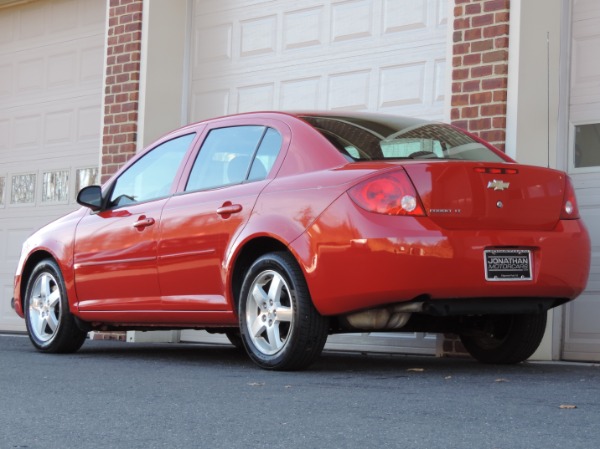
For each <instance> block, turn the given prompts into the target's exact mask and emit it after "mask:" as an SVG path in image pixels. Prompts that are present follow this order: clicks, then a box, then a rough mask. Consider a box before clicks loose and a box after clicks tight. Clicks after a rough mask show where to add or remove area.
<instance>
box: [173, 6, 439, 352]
mask: <svg viewBox="0 0 600 449" xmlns="http://www.w3.org/2000/svg"><path fill="white" fill-rule="evenodd" d="M447 4H448V1H447V0H342V1H336V0H329V1H326V0H271V1H259V0H245V1H243V0H236V1H233V0H196V1H195V3H194V18H193V25H192V45H191V64H192V70H191V71H192V82H191V92H190V100H189V101H190V120H191V121H194V120H200V119H203V118H207V117H212V116H218V115H224V114H230V113H235V112H245V111H251V110H273V109H276V110H306V109H327V110H336V109H339V110H342V109H345V110H370V111H381V112H388V113H394V114H401V115H411V116H419V117H425V118H432V119H441V118H442V116H443V112H444V111H443V109H444V91H445V71H446V68H445V66H446V61H445V56H446V48H447V47H446V42H447V39H446V37H447ZM194 335H195V334H192V333H191V332H183V333H182V339H194V338H196V337H194ZM347 344H350V345H351V346H352V347H353V348H355V349H360V350H378V349H382V348H383V349H384V350H386V351H389V350H390V348H395V349H396V350H399V351H400V350H401V351H402V352H406V351H409V352H433V351H434V349H435V337H433V336H430V337H426V336H423V335H418V336H414V335H413V336H410V338H407V337H406V336H405V335H402V334H398V335H394V336H392V335H390V334H377V335H374V334H371V335H370V336H348V337H336V338H332V339H330V341H329V343H328V345H329V346H330V347H336V348H338V349H348V346H347ZM390 345H391V346H390Z"/></svg>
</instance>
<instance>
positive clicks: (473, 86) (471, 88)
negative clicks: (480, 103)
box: [462, 80, 481, 92]
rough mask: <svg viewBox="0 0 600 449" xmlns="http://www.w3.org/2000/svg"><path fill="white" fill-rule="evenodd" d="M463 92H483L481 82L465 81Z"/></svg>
mask: <svg viewBox="0 0 600 449" xmlns="http://www.w3.org/2000/svg"><path fill="white" fill-rule="evenodd" d="M462 90H463V92H478V91H479V90H481V81H480V80H470V81H465V82H464V83H463V85H462Z"/></svg>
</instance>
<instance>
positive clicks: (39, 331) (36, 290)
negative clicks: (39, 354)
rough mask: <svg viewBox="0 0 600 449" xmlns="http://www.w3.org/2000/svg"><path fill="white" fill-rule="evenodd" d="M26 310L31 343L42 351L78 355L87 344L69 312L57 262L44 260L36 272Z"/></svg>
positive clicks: (84, 335) (26, 295)
mask: <svg viewBox="0 0 600 449" xmlns="http://www.w3.org/2000/svg"><path fill="white" fill-rule="evenodd" d="M24 306H25V324H26V326H27V332H28V334H29V339H30V340H31V342H32V343H33V345H34V346H35V347H36V348H37V349H38V350H40V351H43V352H54V353H68V352H75V351H77V350H78V349H79V348H80V347H81V345H82V344H83V342H84V341H85V338H86V336H87V332H84V331H82V330H81V329H79V327H77V324H76V323H75V318H74V317H73V315H72V314H71V312H70V311H69V303H68V301H67V292H66V289H65V283H64V280H63V277H62V274H61V272H60V269H59V267H58V265H57V264H56V262H54V261H53V260H51V259H46V260H43V261H41V262H40V263H38V264H37V266H36V267H35V268H34V269H33V272H32V273H31V276H30V277H29V280H28V282H27V289H26V292H25V304H24Z"/></svg>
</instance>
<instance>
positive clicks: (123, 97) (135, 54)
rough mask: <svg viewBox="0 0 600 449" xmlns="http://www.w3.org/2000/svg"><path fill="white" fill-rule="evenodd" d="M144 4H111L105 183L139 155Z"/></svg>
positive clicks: (128, 0) (131, 0)
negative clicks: (137, 147)
mask: <svg viewBox="0 0 600 449" xmlns="http://www.w3.org/2000/svg"><path fill="white" fill-rule="evenodd" d="M142 3H143V0H110V3H109V12H108V17H109V18H108V32H107V39H108V43H107V44H108V45H107V55H106V80H105V82H106V88H105V91H104V126H103V131H102V176H101V181H102V182H105V181H106V180H108V178H109V177H110V176H111V175H112V174H114V173H115V172H116V171H117V170H118V169H119V168H120V167H121V166H122V165H123V164H124V163H125V162H126V161H127V160H128V159H129V158H131V157H132V156H133V155H134V154H135V150H136V141H137V122H138V102H139V80H140V57H141V47H142Z"/></svg>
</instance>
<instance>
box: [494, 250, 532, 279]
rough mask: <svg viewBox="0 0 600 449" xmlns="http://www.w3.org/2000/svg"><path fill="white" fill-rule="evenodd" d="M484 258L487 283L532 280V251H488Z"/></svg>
mask: <svg viewBox="0 0 600 449" xmlns="http://www.w3.org/2000/svg"><path fill="white" fill-rule="evenodd" d="M484 257H485V279H486V280H487V281H530V280H531V251H530V250H528V249H487V250H485V251H484Z"/></svg>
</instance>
